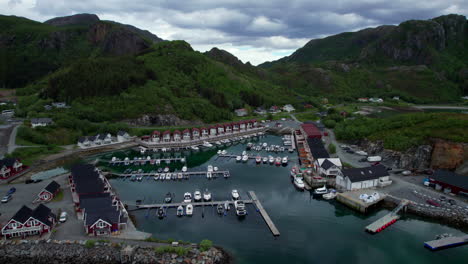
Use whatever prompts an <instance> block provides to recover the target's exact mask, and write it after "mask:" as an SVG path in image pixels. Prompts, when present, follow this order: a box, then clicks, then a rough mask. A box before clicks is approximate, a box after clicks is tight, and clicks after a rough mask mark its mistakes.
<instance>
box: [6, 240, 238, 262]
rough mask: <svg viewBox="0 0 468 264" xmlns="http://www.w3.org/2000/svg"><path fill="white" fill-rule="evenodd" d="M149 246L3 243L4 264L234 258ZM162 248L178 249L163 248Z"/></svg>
mask: <svg viewBox="0 0 468 264" xmlns="http://www.w3.org/2000/svg"><path fill="white" fill-rule="evenodd" d="M157 248H158V247H154V246H151V245H148V243H141V245H140V244H138V243H132V244H123V243H112V242H99V241H94V242H93V243H90V242H89V241H88V242H87V241H84V240H80V241H56V240H47V241H44V240H2V241H0V263H10V264H16V263H37V264H42V263H44V264H54V263H70V264H84V263H100V264H117V263H159V264H177V263H182V264H202V263H203V264H225V263H226V264H231V263H233V258H232V256H231V255H230V254H229V253H227V252H226V251H224V250H223V249H222V248H218V247H212V248H210V249H209V250H207V251H203V252H202V251H201V250H200V249H199V248H198V247H190V246H186V247H184V250H182V251H184V253H183V254H176V253H175V252H177V251H176V250H174V251H171V250H161V251H158V250H156V249H157ZM160 249H176V247H172V246H169V245H167V246H163V247H160ZM179 249H181V248H179Z"/></svg>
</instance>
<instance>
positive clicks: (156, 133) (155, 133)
mask: <svg viewBox="0 0 468 264" xmlns="http://www.w3.org/2000/svg"><path fill="white" fill-rule="evenodd" d="M159 134H161V132H159V131H158V130H155V131H153V135H159Z"/></svg>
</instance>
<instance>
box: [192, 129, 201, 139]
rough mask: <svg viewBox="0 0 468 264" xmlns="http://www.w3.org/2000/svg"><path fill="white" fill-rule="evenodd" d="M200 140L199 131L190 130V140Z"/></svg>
mask: <svg viewBox="0 0 468 264" xmlns="http://www.w3.org/2000/svg"><path fill="white" fill-rule="evenodd" d="M199 138H200V129H198V128H196V127H194V128H192V139H194V140H197V139H199Z"/></svg>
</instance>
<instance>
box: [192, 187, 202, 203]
mask: <svg viewBox="0 0 468 264" xmlns="http://www.w3.org/2000/svg"><path fill="white" fill-rule="evenodd" d="M201 199H202V194H201V192H200V191H199V190H196V191H195V192H194V193H193V201H194V202H200V201H201Z"/></svg>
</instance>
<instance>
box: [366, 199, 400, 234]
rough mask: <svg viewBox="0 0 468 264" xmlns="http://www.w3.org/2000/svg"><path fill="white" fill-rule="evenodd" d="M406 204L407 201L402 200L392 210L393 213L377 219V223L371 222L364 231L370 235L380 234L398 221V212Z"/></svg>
mask: <svg viewBox="0 0 468 264" xmlns="http://www.w3.org/2000/svg"><path fill="white" fill-rule="evenodd" d="M408 203H409V201H408V200H402V201H401V203H400V204H399V205H398V206H397V207H396V208H395V209H393V211H391V212H390V213H388V214H386V215H384V216H383V217H382V218H379V219H378V220H377V221H375V222H373V223H372V224H370V225H368V226H366V231H367V232H370V233H372V234H376V233H379V232H381V231H382V230H384V229H385V228H387V227H389V226H391V225H392V224H394V223H395V222H396V221H397V220H398V219H400V216H399V215H398V212H399V211H400V210H401V209H403V208H404V207H405V206H407V205H408Z"/></svg>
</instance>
